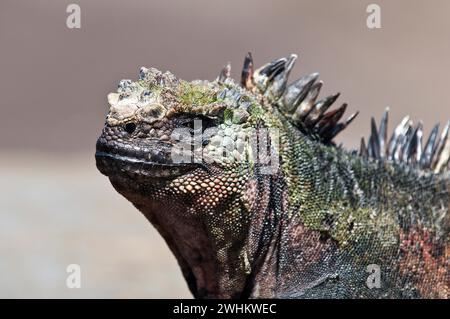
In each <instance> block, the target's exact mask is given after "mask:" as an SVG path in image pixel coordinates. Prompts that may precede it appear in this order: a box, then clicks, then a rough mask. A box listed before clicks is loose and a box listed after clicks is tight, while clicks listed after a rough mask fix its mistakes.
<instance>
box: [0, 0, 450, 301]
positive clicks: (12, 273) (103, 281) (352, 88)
mask: <svg viewBox="0 0 450 319" xmlns="http://www.w3.org/2000/svg"><path fill="white" fill-rule="evenodd" d="M70 3H77V4H79V5H80V7H81V29H68V28H67V27H66V18H67V16H68V13H66V8H67V5H68V4H70ZM370 3H377V4H378V5H380V7H381V23H382V28H381V29H373V30H371V29H368V28H367V26H366V19H367V16H368V13H366V7H367V5H368V4H370ZM449 12H450V2H449V1H446V0H440V1H437V0H434V1H428V2H425V1H411V0H408V1H407V0H403V1H375V0H372V1H361V0H342V1H324V0H321V1H318V0H311V1H275V0H274V1H268V0H264V1H256V0H253V1H221V2H218V1H211V0H209V1H208V0H204V1H200V0H198V1H182V0H178V1H167V0H166V1H162V0H161V1H139V0H129V1H118V0H114V1H106V0H95V1H92V0H91V1H87V0H78V1H75V0H73V1H51V0H33V1H32V0H28V1H23V0H19V1H17V0H2V1H1V2H0V109H1V115H0V155H1V156H0V194H1V195H0V198H1V200H0V218H1V220H0V297H38V298H39V297H68V298H72V297H74V298H78V297H150V298H152V297H190V294H189V292H188V290H187V288H186V285H185V283H184V280H183V279H182V277H181V274H180V271H179V270H178V266H177V265H176V261H175V259H174V258H173V257H172V256H171V254H170V252H169V251H168V249H167V248H166V246H165V244H164V242H163V241H162V239H161V238H160V237H159V235H158V234H157V233H156V231H155V230H154V229H153V228H152V227H151V226H150V225H149V224H147V222H146V220H144V218H143V217H142V216H141V215H140V213H139V212H138V211H137V210H136V209H134V208H133V207H132V206H131V204H129V203H128V202H127V201H126V200H125V199H123V198H121V197H120V196H119V195H118V194H117V193H116V192H115V191H114V190H113V188H112V187H111V186H110V185H109V183H108V181H107V179H106V178H105V177H103V176H102V175H100V174H99V173H98V172H97V171H96V169H95V164H94V145H95V140H96V138H97V136H98V134H99V132H100V130H101V127H102V125H103V121H104V115H105V112H106V95H107V93H108V92H111V91H114V90H115V89H116V85H117V83H118V81H119V80H120V79H122V78H131V79H136V78H137V75H138V70H139V67H140V66H142V65H145V66H154V67H157V68H159V69H162V70H167V69H168V70H171V71H172V72H173V73H174V74H176V75H177V76H179V77H181V78H184V79H186V80H191V79H195V78H202V79H214V78H215V77H216V75H217V73H218V71H219V69H220V68H221V67H222V65H223V64H225V63H226V62H227V61H230V62H231V63H232V66H233V69H232V75H233V76H234V77H235V78H238V76H239V74H240V67H241V64H242V60H243V57H244V55H245V53H246V52H247V51H251V52H252V53H253V57H254V59H255V64H256V65H260V64H262V63H265V62H267V61H269V60H271V59H274V58H278V57H280V56H285V55H287V54H289V53H298V54H299V55H300V59H299V61H298V62H297V66H296V69H295V70H294V72H293V74H292V75H291V77H292V78H295V77H297V76H299V75H300V74H305V73H310V72H314V71H319V72H320V73H321V79H322V80H323V81H324V82H325V86H324V89H323V91H322V92H323V93H322V94H323V95H325V94H329V93H334V92H336V91H340V92H342V95H341V97H340V101H341V102H348V103H349V111H348V112H349V113H350V112H352V111H355V110H360V116H359V118H358V119H357V120H356V121H355V122H354V124H352V125H351V127H350V128H349V129H348V130H347V132H345V133H344V134H342V136H340V138H339V139H338V141H341V142H343V143H344V144H345V145H346V146H348V147H355V146H356V145H357V144H358V141H359V138H360V137H361V136H362V135H367V134H368V131H369V119H370V116H375V117H376V118H378V119H379V118H380V116H381V113H382V112H383V110H384V108H385V107H386V106H389V107H390V109H391V129H392V122H395V123H397V122H398V121H399V120H400V119H401V117H403V116H404V115H406V114H409V115H411V116H412V118H413V119H415V120H418V119H422V120H423V121H424V125H425V131H426V132H428V131H429V129H430V127H431V126H432V125H433V124H434V123H435V122H441V123H443V122H444V121H446V120H447V119H450V108H449V106H448V103H449V101H450V90H449V89H448V79H449V78H450V75H449V74H448V70H449V69H450V41H449V36H450V20H449V19H448V13H449ZM71 263H76V264H80V265H81V269H82V288H81V289H68V288H66V285H65V280H66V276H67V273H66V266H67V265H68V264H71Z"/></svg>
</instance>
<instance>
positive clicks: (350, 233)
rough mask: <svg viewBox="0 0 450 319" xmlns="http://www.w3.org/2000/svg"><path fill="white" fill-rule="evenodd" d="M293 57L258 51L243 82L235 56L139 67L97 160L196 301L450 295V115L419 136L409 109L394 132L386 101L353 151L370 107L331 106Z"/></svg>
mask: <svg viewBox="0 0 450 319" xmlns="http://www.w3.org/2000/svg"><path fill="white" fill-rule="evenodd" d="M296 58H297V56H296V55H294V54H293V55H290V56H289V57H287V58H281V59H277V60H275V61H273V62H270V63H267V64H265V65H263V66H262V67H260V68H258V69H256V70H255V69H254V66H253V59H252V56H251V54H250V53H249V54H247V55H246V57H245V61H244V66H243V70H242V77H241V80H240V83H236V82H234V81H233V79H231V78H230V65H229V64H227V65H226V66H225V67H224V68H223V69H222V70H221V72H220V74H219V76H218V78H217V79H216V80H214V81H212V82H209V81H199V80H197V81H192V82H186V81H183V80H180V79H177V78H176V77H175V76H174V75H173V74H171V73H170V72H165V73H162V72H161V71H159V70H157V69H155V68H150V69H147V68H145V67H142V68H141V69H140V75H139V80H137V81H136V82H133V81H131V80H122V81H120V83H119V87H118V90H117V93H110V94H109V95H108V102H109V105H110V109H109V113H108V115H107V118H106V124H105V125H104V128H103V131H102V133H101V136H100V137H99V139H98V141H97V145H96V154H95V157H96V163H97V167H98V169H99V170H100V171H101V172H102V173H103V174H104V175H106V176H108V177H109V179H110V181H111V183H112V185H113V186H114V188H115V189H116V190H117V191H118V192H119V193H120V194H122V195H123V196H124V197H125V198H127V199H128V200H129V201H130V202H131V203H133V205H134V206H136V208H138V209H139V210H140V211H141V212H142V213H143V214H144V215H145V216H146V218H147V219H148V220H149V221H150V222H151V223H152V224H153V225H154V227H156V229H157V230H158V231H159V233H160V234H161V235H162V236H163V238H164V239H165V241H166V242H167V244H168V246H169V248H170V249H171V251H172V252H173V254H174V255H175V257H176V259H177V260H178V263H179V265H180V267H181V270H182V273H183V275H184V278H185V279H186V281H187V284H188V286H189V289H190V290H191V292H192V294H193V295H194V297H196V298H449V297H450V269H449V261H450V239H449V229H450V217H449V216H450V215H449V205H450V200H449V191H450V173H449V172H450V170H449V157H450V133H449V132H448V131H449V126H450V122H448V123H447V124H446V126H445V128H444V129H443V130H442V133H441V134H439V128H438V126H437V125H436V126H435V127H434V128H433V129H432V131H431V133H430V136H429V138H428V139H427V142H426V143H425V144H424V145H422V132H423V131H422V124H421V123H420V122H419V123H418V124H417V125H413V123H412V121H411V120H410V119H409V118H408V117H406V118H405V119H404V120H403V121H402V122H401V123H400V124H399V125H398V126H397V128H396V129H395V130H394V132H393V134H392V136H391V137H390V139H388V138H387V137H388V136H387V124H388V112H387V110H386V112H385V113H384V115H383V117H382V120H381V123H380V124H379V127H377V125H376V122H375V121H374V119H373V118H372V122H371V134H370V137H369V139H368V140H367V143H366V141H365V140H364V139H362V140H361V146H360V149H359V151H356V150H354V151H348V150H345V149H343V148H342V147H341V146H337V145H336V144H335V142H333V139H334V137H335V136H336V135H337V134H338V133H339V132H341V131H342V130H343V129H345V128H346V127H347V125H349V124H350V122H352V120H353V119H354V118H355V116H356V115H357V113H355V114H353V115H351V116H350V117H349V118H348V119H346V120H343V121H341V118H342V116H343V114H344V112H345V110H346V107H347V105H346V104H343V105H342V106H340V107H338V108H336V109H334V110H331V111H328V109H329V108H330V106H331V105H332V104H333V103H334V102H335V101H336V99H337V97H338V96H339V94H335V95H331V96H328V97H325V98H322V99H318V95H319V91H320V89H321V87H322V82H321V81H319V80H318V74H317V73H313V74H310V75H306V76H303V77H301V78H300V79H298V80H296V81H294V82H292V83H288V76H289V73H290V71H291V69H292V67H293V65H294V63H295V61H296ZM371 267H372V268H371ZM373 267H375V268H373ZM377 268H378V269H379V274H378V275H379V277H378V279H380V282H379V284H376V285H375V287H374V285H367V281H368V277H370V276H371V275H374V274H370V273H368V270H369V272H370V269H377Z"/></svg>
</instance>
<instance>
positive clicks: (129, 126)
mask: <svg viewBox="0 0 450 319" xmlns="http://www.w3.org/2000/svg"><path fill="white" fill-rule="evenodd" d="M135 130H136V124H135V123H133V122H130V123H127V124H125V131H126V132H127V133H129V134H132V133H133V132H134V131H135Z"/></svg>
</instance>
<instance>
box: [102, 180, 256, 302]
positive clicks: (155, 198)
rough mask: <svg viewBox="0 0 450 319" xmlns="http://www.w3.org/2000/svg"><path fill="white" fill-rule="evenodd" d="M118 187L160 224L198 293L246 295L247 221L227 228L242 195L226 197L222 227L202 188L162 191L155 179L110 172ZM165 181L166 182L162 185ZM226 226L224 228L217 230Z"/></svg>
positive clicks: (186, 275) (194, 293)
mask: <svg viewBox="0 0 450 319" xmlns="http://www.w3.org/2000/svg"><path fill="white" fill-rule="evenodd" d="M110 181H111V183H112V185H113V186H114V188H115V189H116V190H117V191H118V192H119V193H120V194H121V195H123V196H124V197H125V198H127V199H128V200H129V201H130V202H131V203H133V205H134V206H135V207H136V208H137V209H139V210H140V211H141V212H142V213H143V215H144V216H145V217H146V218H147V219H148V220H149V222H150V223H151V224H152V225H153V226H154V227H155V228H156V229H157V230H158V232H159V233H160V234H161V236H162V237H163V238H164V240H165V241H166V243H167V245H168V247H169V248H170V250H171V251H172V253H173V254H174V256H175V257H176V259H177V261H178V264H179V265H180V268H181V270H182V273H183V276H184V278H185V280H186V282H187V284H188V287H189V289H190V291H191V292H192V294H193V295H194V297H195V298H227V299H229V298H241V297H243V293H244V290H246V287H245V286H246V284H247V282H246V278H247V277H248V274H247V273H246V269H245V264H244V263H245V261H244V259H243V253H242V252H243V251H244V249H245V248H244V246H245V245H246V242H245V240H244V239H245V238H246V232H245V229H246V225H242V227H237V228H236V230H237V231H226V228H227V227H226V223H227V222H226V219H227V218H228V217H227V216H226V215H227V212H226V209H227V207H230V202H231V203H233V202H235V201H239V200H240V197H239V196H237V194H234V195H233V196H230V197H231V199H229V200H224V201H223V203H220V202H219V204H220V205H218V206H220V207H223V208H224V209H225V211H224V214H223V216H220V219H221V220H222V221H223V224H222V223H221V225H220V226H221V227H219V225H217V221H215V220H216V219H215V218H209V217H208V215H209V214H210V213H209V212H208V211H207V210H206V209H205V208H204V207H201V206H200V205H198V201H199V198H201V194H198V195H197V196H191V194H176V195H175V194H170V193H165V192H163V193H164V195H160V194H161V193H160V192H158V191H157V190H155V189H154V188H153V187H152V186H151V185H140V186H138V187H134V186H132V184H131V183H132V182H131V181H129V180H125V179H123V178H122V177H113V176H112V177H110ZM159 187H161V186H159ZM219 228H222V231H220V232H218V231H217V230H218V229H219Z"/></svg>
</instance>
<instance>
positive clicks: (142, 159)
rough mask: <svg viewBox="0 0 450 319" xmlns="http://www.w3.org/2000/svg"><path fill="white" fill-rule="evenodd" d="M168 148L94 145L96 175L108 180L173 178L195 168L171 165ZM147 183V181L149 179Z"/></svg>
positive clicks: (166, 146)
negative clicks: (114, 177) (115, 177)
mask: <svg viewBox="0 0 450 319" xmlns="http://www.w3.org/2000/svg"><path fill="white" fill-rule="evenodd" d="M170 149H171V147H170V146H169V145H156V144H155V146H154V147H150V146H147V147H145V148H142V149H141V148H139V147H136V148H133V149H129V148H125V147H120V145H117V143H115V144H114V145H111V143H109V142H107V141H105V140H104V139H102V137H100V138H99V139H98V141H97V147H96V153H95V159H96V165H97V168H98V169H99V171H100V172H101V173H102V174H104V175H106V176H110V175H112V174H118V173H119V174H124V175H127V176H130V177H134V178H143V179H149V178H162V179H164V178H173V177H176V176H180V175H183V174H185V173H187V172H189V171H190V170H192V169H195V168H197V167H198V164H194V163H192V164H191V163H173V162H172V160H171V159H170ZM150 181H151V179H150Z"/></svg>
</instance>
